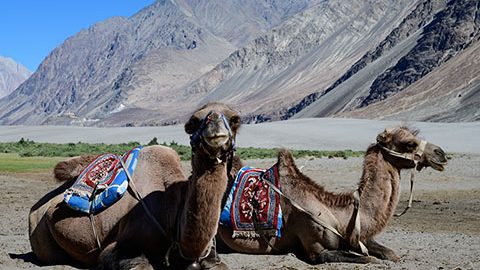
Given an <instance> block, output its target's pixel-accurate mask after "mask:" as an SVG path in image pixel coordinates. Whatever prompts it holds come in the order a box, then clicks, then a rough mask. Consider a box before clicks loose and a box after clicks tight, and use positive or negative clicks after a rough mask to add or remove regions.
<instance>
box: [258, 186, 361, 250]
mask: <svg viewBox="0 0 480 270" xmlns="http://www.w3.org/2000/svg"><path fill="white" fill-rule="evenodd" d="M262 180H264V179H263V178H262ZM263 182H264V183H266V184H267V185H268V186H269V187H270V188H272V189H273V190H274V191H275V192H276V193H278V194H279V195H280V196H282V197H283V198H285V199H286V200H287V201H288V202H289V203H290V204H291V205H292V206H293V207H295V208H297V209H298V210H300V211H301V212H304V213H306V214H307V215H309V216H310V218H311V219H312V220H313V221H314V222H315V223H317V224H319V225H321V226H322V227H324V228H325V229H328V230H329V231H331V232H332V233H334V234H335V235H337V236H338V237H340V238H341V239H343V240H344V241H346V242H347V243H349V241H348V240H347V239H345V237H344V236H343V235H342V234H341V233H339V232H338V231H337V229H335V228H334V227H332V226H330V225H329V224H327V223H326V222H324V221H323V220H321V219H319V218H317V217H316V216H315V215H314V214H313V213H312V212H310V211H308V210H307V209H305V208H303V207H302V206H301V205H300V204H298V203H297V202H296V201H294V200H293V199H292V198H290V197H289V196H288V195H285V194H284V193H283V192H282V191H281V190H280V189H279V188H277V187H276V186H275V185H274V184H272V183H270V182H269V181H263ZM358 246H359V247H360V250H361V253H362V254H363V255H366V256H368V249H367V247H366V246H365V245H364V244H363V243H362V242H361V241H360V240H359V241H358Z"/></svg>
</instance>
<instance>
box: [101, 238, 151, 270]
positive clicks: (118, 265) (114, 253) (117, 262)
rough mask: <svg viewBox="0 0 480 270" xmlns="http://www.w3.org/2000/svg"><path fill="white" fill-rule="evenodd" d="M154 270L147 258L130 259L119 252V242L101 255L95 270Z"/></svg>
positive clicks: (141, 256)
mask: <svg viewBox="0 0 480 270" xmlns="http://www.w3.org/2000/svg"><path fill="white" fill-rule="evenodd" d="M107 269H108V270H127V269H128V270H132V269H135V270H153V269H154V268H153V266H152V265H151V264H150V262H149V261H148V259H147V258H145V256H143V255H140V256H134V257H129V256H126V255H125V254H122V252H121V251H120V250H118V245H117V242H113V243H111V244H110V245H108V246H107V247H106V248H105V249H104V250H103V251H102V253H101V254H100V262H99V265H98V266H97V267H96V268H95V270H107Z"/></svg>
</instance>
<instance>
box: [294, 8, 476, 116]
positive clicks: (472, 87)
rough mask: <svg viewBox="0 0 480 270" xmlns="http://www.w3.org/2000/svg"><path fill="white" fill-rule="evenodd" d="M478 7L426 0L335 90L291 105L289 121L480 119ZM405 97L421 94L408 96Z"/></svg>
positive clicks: (323, 92)
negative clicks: (327, 119)
mask: <svg viewBox="0 0 480 270" xmlns="http://www.w3.org/2000/svg"><path fill="white" fill-rule="evenodd" d="M479 8H480V2H478V1H474V0H458V1H449V2H446V1H438V0H431V1H424V2H421V3H420V4H419V5H418V6H417V7H416V8H415V10H414V11H413V12H412V13H411V14H410V15H409V16H407V17H405V19H404V21H403V22H402V23H401V24H400V25H399V27H398V28H396V29H395V30H394V31H392V33H391V34H390V35H389V36H388V37H387V38H386V39H385V40H384V41H383V42H382V43H381V44H380V45H379V46H378V47H377V48H376V49H375V50H373V51H371V52H369V53H367V54H365V55H364V56H363V57H362V58H361V59H360V60H359V61H358V62H357V63H356V64H355V65H353V66H352V68H350V69H349V71H347V72H346V73H345V74H344V75H343V76H342V77H340V78H339V80H337V81H336V82H335V83H333V84H332V85H331V86H330V87H328V88H326V89H325V90H323V91H319V92H315V93H312V94H310V96H306V97H305V98H304V99H303V100H302V102H300V103H298V104H297V105H296V106H293V107H292V108H290V110H289V111H288V113H287V114H286V117H285V118H288V117H291V116H292V115H294V116H293V117H294V118H300V117H323V116H349V117H367V118H380V119H402V120H418V121H476V120H479V116H478V114H479V112H478V109H476V108H478V107H479V105H480V99H479V94H478V91H479V89H478V85H477V80H478V77H477V75H476V74H471V71H470V70H476V67H474V66H473V65H472V63H475V62H476V61H477V60H476V59H477V58H478V55H477V54H476V53H478V51H476V48H477V46H478V42H479V39H480V32H479V28H480V16H479V15H478V10H479ZM470 47H472V48H470ZM466 67H468V69H467V68H466ZM460 70H461V71H462V73H459V71H460ZM430 73H431V74H430ZM427 75H428V76H427ZM439 76H441V77H439ZM445 78H449V79H450V80H451V81H450V82H449V83H448V84H446V82H445ZM426 82H428V83H426ZM433 82H435V83H433ZM441 82H443V83H441ZM419 85H421V86H422V87H421V88H419ZM439 86H443V87H447V86H448V87H454V88H449V89H443V88H439ZM403 91H405V94H398V95H397V93H399V92H403ZM407 92H408V94H407ZM407 96H416V97H418V98H416V99H414V98H409V99H408V100H404V98H406V97H407ZM420 96H421V97H422V98H419V97H420ZM459 98H461V101H460V100H459ZM382 100H385V102H380V101H382ZM454 100H456V101H454ZM376 103H378V104H376ZM426 104H430V105H429V106H426ZM359 108H363V109H359ZM407 108H408V109H407Z"/></svg>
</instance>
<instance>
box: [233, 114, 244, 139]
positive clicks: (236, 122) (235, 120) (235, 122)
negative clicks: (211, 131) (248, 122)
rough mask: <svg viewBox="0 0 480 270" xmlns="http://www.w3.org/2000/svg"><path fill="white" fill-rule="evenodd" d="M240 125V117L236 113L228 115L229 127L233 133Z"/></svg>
mask: <svg viewBox="0 0 480 270" xmlns="http://www.w3.org/2000/svg"><path fill="white" fill-rule="evenodd" d="M241 125H242V119H241V118H240V116H238V115H234V116H232V117H230V128H231V129H232V131H233V133H235V134H236V133H237V131H238V129H239V128H240V126H241Z"/></svg>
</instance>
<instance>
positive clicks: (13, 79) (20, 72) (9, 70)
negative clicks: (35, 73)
mask: <svg viewBox="0 0 480 270" xmlns="http://www.w3.org/2000/svg"><path fill="white" fill-rule="evenodd" d="M31 74H32V72H31V71H30V70H28V69H27V68H26V67H24V66H22V65H21V64H19V63H17V62H15V61H14V60H13V59H11V58H8V57H3V56H0V98H2V97H4V96H6V95H8V94H10V93H11V92H12V91H13V90H15V89H16V88H17V87H18V86H19V85H20V84H21V83H22V82H24V81H25V80H26V79H27V78H28V77H29V76H30V75H31Z"/></svg>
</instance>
